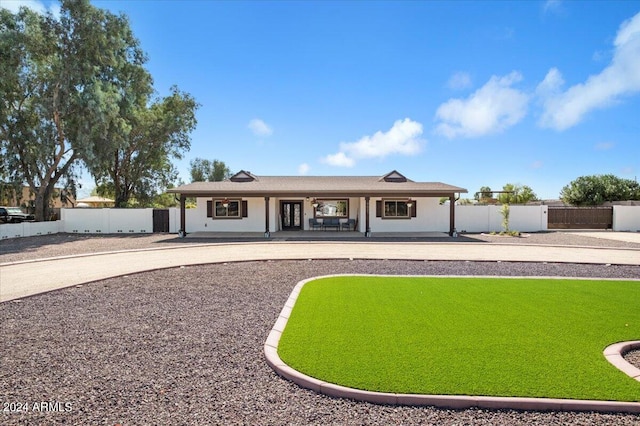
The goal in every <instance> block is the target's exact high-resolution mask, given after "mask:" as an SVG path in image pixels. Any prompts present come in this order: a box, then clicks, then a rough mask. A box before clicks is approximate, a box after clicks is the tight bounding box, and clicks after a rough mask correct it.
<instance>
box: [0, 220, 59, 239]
mask: <svg viewBox="0 0 640 426" xmlns="http://www.w3.org/2000/svg"><path fill="white" fill-rule="evenodd" d="M58 232H63V229H62V221H59V220H57V221H55V222H22V223H7V224H2V225H0V240H4V239H7V238H19V237H33V236H35V235H47V234H57V233H58Z"/></svg>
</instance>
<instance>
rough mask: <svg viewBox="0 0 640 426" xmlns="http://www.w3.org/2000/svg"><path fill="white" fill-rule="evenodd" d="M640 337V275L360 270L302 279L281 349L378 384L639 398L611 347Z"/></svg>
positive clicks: (325, 372) (339, 376)
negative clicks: (435, 274)
mask: <svg viewBox="0 0 640 426" xmlns="http://www.w3.org/2000/svg"><path fill="white" fill-rule="evenodd" d="M637 339H640V282H637V281H636V282H633V281H604V280H603V281H588V280H569V279H562V280H557V279H498V278H428V277H420V278H415V277H373V276H372V277H362V276H354V277H331V278H322V279H318V280H315V281H311V282H309V283H307V284H306V285H305V286H304V287H303V289H302V291H301V293H300V296H299V297H298V301H297V302H296V305H295V307H294V309H293V312H292V314H291V317H290V319H289V322H288V324H287V326H286V328H285V330H284V333H283V335H282V338H281V340H280V344H279V348H278V354H279V355H280V357H281V358H282V360H283V361H284V362H286V363H287V364H289V365H290V366H291V367H293V368H295V369H296V370H298V371H301V372H303V373H305V374H307V375H309V376H312V377H316V378H318V379H321V380H324V381H327V382H331V383H337V384H341V385H344V386H349V387H354V388H358V389H366V390H372V391H381V392H399V393H420V394H448V395H491V396H523V397H551V398H573V399H597V400H618V401H640V382H637V381H635V380H633V379H632V378H630V377H628V376H626V375H625V374H624V373H622V372H620V371H619V370H617V369H616V368H615V367H613V366H612V365H611V364H609V363H608V362H607V361H606V359H605V358H604V356H603V355H602V351H603V349H604V348H605V347H606V346H607V345H609V344H611V343H615V342H619V341H626V340H637Z"/></svg>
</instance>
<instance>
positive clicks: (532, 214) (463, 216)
mask: <svg viewBox="0 0 640 426" xmlns="http://www.w3.org/2000/svg"><path fill="white" fill-rule="evenodd" d="M501 209H502V206H456V229H457V230H458V231H459V232H464V231H466V232H500V231H502V230H503V229H502V214H501V213H500V210H501ZM547 214H548V207H547V206H509V229H511V230H514V231H520V232H538V231H546V230H547V229H548V228H547Z"/></svg>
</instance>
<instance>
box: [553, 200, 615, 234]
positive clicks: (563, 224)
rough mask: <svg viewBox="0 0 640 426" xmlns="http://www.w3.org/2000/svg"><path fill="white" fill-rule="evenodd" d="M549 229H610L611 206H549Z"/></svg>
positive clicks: (611, 221)
mask: <svg viewBox="0 0 640 426" xmlns="http://www.w3.org/2000/svg"><path fill="white" fill-rule="evenodd" d="M547 216H548V223H547V225H548V228H549V229H611V228H612V227H613V207H611V206H609V207H552V206H549V214H548V215H547Z"/></svg>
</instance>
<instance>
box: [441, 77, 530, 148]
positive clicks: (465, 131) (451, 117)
mask: <svg viewBox="0 0 640 426" xmlns="http://www.w3.org/2000/svg"><path fill="white" fill-rule="evenodd" d="M521 80H522V75H521V74H520V73H518V72H516V71H513V72H511V73H510V74H509V75H506V76H504V77H498V76H493V77H491V79H489V81H488V82H487V83H486V84H485V85H484V86H482V87H481V88H480V89H478V90H477V91H475V92H474V93H473V94H471V95H470V96H469V97H468V98H467V99H449V100H448V101H447V102H445V103H444V104H442V105H440V106H439V107H438V110H437V111H436V118H437V119H438V120H440V124H438V126H437V128H436V132H437V133H439V134H441V135H444V136H446V137H448V138H455V137H457V136H463V137H478V136H483V135H486V134H490V133H496V132H500V131H502V130H505V129H506V128H508V127H511V126H513V125H514V124H516V123H518V122H519V121H520V120H522V118H523V117H524V116H525V115H526V113H527V104H528V103H529V96H528V95H527V94H525V93H524V92H522V91H520V90H517V89H514V88H512V87H511V86H512V85H514V84H515V83H517V82H519V81H521Z"/></svg>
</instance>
